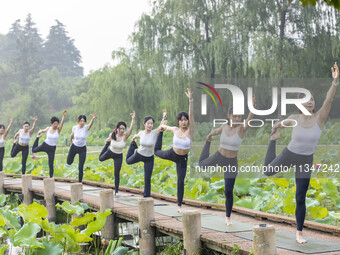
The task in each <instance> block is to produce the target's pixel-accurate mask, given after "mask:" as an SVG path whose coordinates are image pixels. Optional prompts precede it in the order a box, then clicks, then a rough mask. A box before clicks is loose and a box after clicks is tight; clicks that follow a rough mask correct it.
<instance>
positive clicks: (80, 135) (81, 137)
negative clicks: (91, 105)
mask: <svg viewBox="0 0 340 255" xmlns="http://www.w3.org/2000/svg"><path fill="white" fill-rule="evenodd" d="M90 116H91V121H90V124H89V125H85V123H86V116H85V115H79V117H78V125H76V126H73V128H72V133H71V137H70V143H71V147H70V150H69V151H68V155H67V164H69V165H71V164H72V163H73V160H74V157H75V156H76V154H79V165H78V169H79V177H78V181H79V182H82V180H83V173H84V163H85V159H86V140H87V137H88V135H89V130H90V129H91V127H92V125H93V122H94V119H95V118H96V115H95V114H90Z"/></svg>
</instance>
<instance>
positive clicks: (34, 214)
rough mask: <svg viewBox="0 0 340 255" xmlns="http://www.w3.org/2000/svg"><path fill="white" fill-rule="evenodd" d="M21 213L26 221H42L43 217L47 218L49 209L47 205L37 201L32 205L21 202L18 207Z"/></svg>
mask: <svg viewBox="0 0 340 255" xmlns="http://www.w3.org/2000/svg"><path fill="white" fill-rule="evenodd" d="M18 212H19V215H20V216H21V217H22V218H23V219H24V222H31V221H33V222H36V223H38V224H39V223H40V222H41V218H46V217H47V214H48V211H47V209H46V208H45V206H43V205H40V204H38V203H36V202H34V203H33V204H30V205H25V204H21V205H19V209H18Z"/></svg>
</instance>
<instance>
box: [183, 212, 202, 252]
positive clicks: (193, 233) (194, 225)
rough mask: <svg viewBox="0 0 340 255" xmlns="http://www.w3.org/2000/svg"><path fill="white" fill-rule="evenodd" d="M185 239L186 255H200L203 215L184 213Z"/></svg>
mask: <svg viewBox="0 0 340 255" xmlns="http://www.w3.org/2000/svg"><path fill="white" fill-rule="evenodd" d="M182 220H183V239H184V250H185V254H186V255H196V254H200V250H201V248H202V244H201V213H200V212H198V211H194V210H193V211H186V212H183V213H182Z"/></svg>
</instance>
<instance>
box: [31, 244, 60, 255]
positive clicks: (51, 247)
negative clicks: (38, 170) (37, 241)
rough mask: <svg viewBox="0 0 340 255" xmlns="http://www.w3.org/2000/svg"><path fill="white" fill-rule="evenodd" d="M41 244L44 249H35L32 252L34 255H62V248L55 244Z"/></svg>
mask: <svg viewBox="0 0 340 255" xmlns="http://www.w3.org/2000/svg"><path fill="white" fill-rule="evenodd" d="M42 244H43V246H44V248H37V249H36V250H35V252H34V255H62V254H63V250H64V248H63V246H62V245H60V244H55V243H52V242H49V241H47V240H44V241H43V243H42Z"/></svg>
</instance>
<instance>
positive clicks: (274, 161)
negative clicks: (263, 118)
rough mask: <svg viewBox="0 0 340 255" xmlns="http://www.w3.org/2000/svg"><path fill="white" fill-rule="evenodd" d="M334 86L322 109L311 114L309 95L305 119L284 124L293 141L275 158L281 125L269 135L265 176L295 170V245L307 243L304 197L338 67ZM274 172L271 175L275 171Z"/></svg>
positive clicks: (293, 118)
mask: <svg viewBox="0 0 340 255" xmlns="http://www.w3.org/2000/svg"><path fill="white" fill-rule="evenodd" d="M331 69H332V76H333V82H332V85H331V87H330V89H329V90H328V92H327V95H326V99H325V101H324V102H323V105H322V106H321V108H320V109H319V110H318V111H317V112H316V113H314V109H315V101H314V96H313V95H312V97H311V99H310V100H309V101H308V102H307V103H304V104H302V105H303V106H304V107H305V108H306V109H307V110H308V111H309V113H310V115H304V114H302V113H301V112H300V113H299V114H293V115H291V116H289V117H288V119H287V120H285V126H291V127H293V132H292V138H291V141H290V142H289V144H288V146H287V147H286V148H284V150H283V151H282V152H281V154H279V155H278V156H276V150H275V146H276V140H278V139H279V138H280V129H281V128H284V127H285V126H283V125H282V124H281V122H277V123H276V124H275V125H274V127H273V130H272V133H271V135H270V143H269V146H268V150H267V155H266V158H265V165H266V166H267V167H268V169H267V171H265V172H264V173H265V174H266V175H267V176H271V175H274V174H275V173H276V172H277V171H276V169H275V168H274V167H281V168H282V167H290V166H292V165H293V166H294V165H295V166H296V168H295V181H296V193H295V200H296V210H295V217H296V225H297V232H296V241H297V242H298V243H306V240H305V239H304V238H303V235H302V229H303V223H304V221H305V216H306V204H305V201H306V193H307V190H308V186H309V181H310V177H311V173H312V172H311V168H312V165H313V153H314V150H315V147H316V146H317V144H318V142H319V139H320V135H321V133H322V129H323V127H324V124H325V121H326V119H327V116H328V114H329V111H330V109H331V105H332V101H333V98H334V95H335V92H336V86H337V85H338V84H339V68H338V66H337V64H336V63H335V64H334V68H333V67H332V68H331ZM305 96H306V95H305V94H299V98H304V97H305ZM273 169H274V170H275V171H274V170H273Z"/></svg>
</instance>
